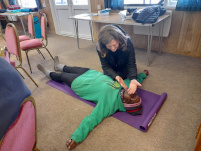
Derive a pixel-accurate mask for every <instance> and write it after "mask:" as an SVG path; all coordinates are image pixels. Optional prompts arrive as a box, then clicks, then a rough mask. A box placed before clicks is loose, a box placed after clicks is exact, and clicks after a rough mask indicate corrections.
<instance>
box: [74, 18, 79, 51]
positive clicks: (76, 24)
mask: <svg viewBox="0 0 201 151" xmlns="http://www.w3.org/2000/svg"><path fill="white" fill-rule="evenodd" d="M75 31H76V38H77V47H78V49H80V46H79V33H78V20H77V19H75Z"/></svg>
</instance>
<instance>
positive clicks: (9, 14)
mask: <svg viewBox="0 0 201 151" xmlns="http://www.w3.org/2000/svg"><path fill="white" fill-rule="evenodd" d="M26 15H29V12H19V13H9V12H5V13H0V16H7V17H8V16H16V17H19V18H20V21H21V24H22V28H23V30H24V34H25V35H26V31H25V28H24V23H23V19H22V16H26Z"/></svg>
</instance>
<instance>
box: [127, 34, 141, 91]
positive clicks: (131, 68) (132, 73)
mask: <svg viewBox="0 0 201 151" xmlns="http://www.w3.org/2000/svg"><path fill="white" fill-rule="evenodd" d="M127 47H128V50H129V56H128V78H129V79H130V85H129V88H128V94H134V93H135V92H136V90H137V86H142V85H141V84H140V83H139V82H138V81H137V80H136V79H137V66H136V60H135V49H134V46H133V43H132V41H131V39H130V38H129V39H128V46H127Z"/></svg>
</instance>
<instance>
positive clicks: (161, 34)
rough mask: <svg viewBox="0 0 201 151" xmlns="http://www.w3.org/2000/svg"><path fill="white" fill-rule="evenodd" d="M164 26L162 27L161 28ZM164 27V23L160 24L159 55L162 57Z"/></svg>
mask: <svg viewBox="0 0 201 151" xmlns="http://www.w3.org/2000/svg"><path fill="white" fill-rule="evenodd" d="M161 24H162V26H161ZM163 27H164V21H162V22H161V23H159V51H158V54H159V55H161V52H162V51H161V49H162V48H161V45H162V39H163Z"/></svg>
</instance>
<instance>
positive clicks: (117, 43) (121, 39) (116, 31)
mask: <svg viewBox="0 0 201 151" xmlns="http://www.w3.org/2000/svg"><path fill="white" fill-rule="evenodd" d="M122 30H123V29H121V27H119V28H118V26H115V25H105V26H103V27H102V28H101V29H100V32H99V35H98V46H99V51H100V53H101V56H102V57H103V58H104V57H105V56H106V54H107V51H108V50H110V51H112V52H115V51H116V50H117V49H121V50H122V51H125V50H126V49H127V39H128V36H127V35H126V34H125V33H124V31H122Z"/></svg>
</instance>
